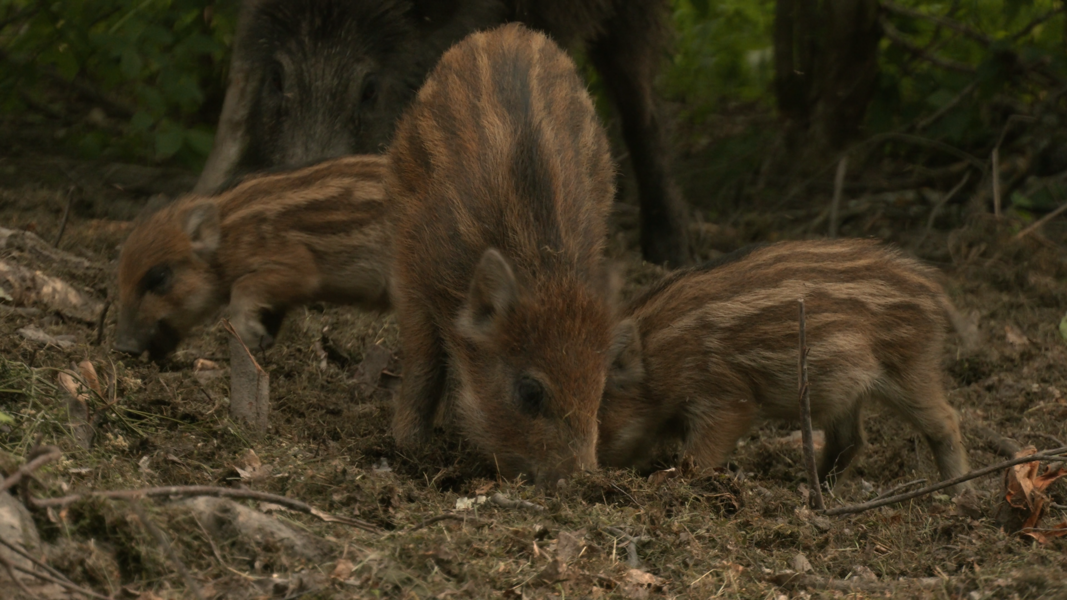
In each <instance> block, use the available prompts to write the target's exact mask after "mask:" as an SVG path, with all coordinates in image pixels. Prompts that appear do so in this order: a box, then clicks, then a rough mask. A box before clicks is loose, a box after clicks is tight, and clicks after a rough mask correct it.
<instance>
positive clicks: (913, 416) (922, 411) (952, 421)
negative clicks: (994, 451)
mask: <svg viewBox="0 0 1067 600" xmlns="http://www.w3.org/2000/svg"><path fill="white" fill-rule="evenodd" d="M884 400H885V402H886V403H887V404H889V405H890V406H891V407H892V408H894V409H895V410H896V411H897V412H898V413H899V414H900V415H901V417H903V418H904V419H905V420H906V421H908V422H909V423H910V424H911V425H912V426H913V427H915V428H916V429H918V430H919V432H920V433H921V434H922V435H923V437H925V438H926V442H927V444H929V445H930V450H931V451H932V452H933V454H934V461H935V462H936V463H937V469H938V471H939V472H940V473H941V478H942V479H952V478H954V477H958V476H960V475H963V474H965V473H967V472H968V471H969V470H970V465H969V463H968V461H967V451H966V450H965V449H964V446H963V438H962V436H961V435H960V424H959V415H958V414H957V413H956V410H955V409H954V408H952V406H950V405H949V403H948V400H947V399H946V397H945V388H944V385H943V384H942V381H941V378H940V377H929V378H922V379H918V378H917V379H916V380H913V381H909V382H907V383H906V384H905V386H904V387H903V389H902V390H901V393H900V394H893V395H886V397H885V398H884ZM970 487H971V484H970V482H964V483H961V484H959V485H956V486H953V488H952V491H953V492H954V493H959V492H962V491H964V490H966V489H969V488H970Z"/></svg>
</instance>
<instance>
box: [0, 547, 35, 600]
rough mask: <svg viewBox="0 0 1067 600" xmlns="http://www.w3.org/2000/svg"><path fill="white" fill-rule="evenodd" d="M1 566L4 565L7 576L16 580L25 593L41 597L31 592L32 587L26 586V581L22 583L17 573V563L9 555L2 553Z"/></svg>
mask: <svg viewBox="0 0 1067 600" xmlns="http://www.w3.org/2000/svg"><path fill="white" fill-rule="evenodd" d="M0 566H2V567H4V570H5V571H7V576H8V577H9V578H10V579H11V581H14V582H15V585H17V586H18V587H19V589H20V590H22V593H23V594H26V595H27V596H29V597H30V598H38V599H40V596H38V595H37V594H34V593H33V592H31V591H30V588H28V587H26V584H25V583H22V580H21V579H19V576H18V575H16V574H15V565H14V564H12V562H11V560H9V559H8V557H6V556H4V555H3V554H0Z"/></svg>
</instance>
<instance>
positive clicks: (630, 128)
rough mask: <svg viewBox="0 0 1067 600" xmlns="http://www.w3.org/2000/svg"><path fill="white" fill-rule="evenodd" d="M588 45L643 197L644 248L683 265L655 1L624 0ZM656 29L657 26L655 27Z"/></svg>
mask: <svg viewBox="0 0 1067 600" xmlns="http://www.w3.org/2000/svg"><path fill="white" fill-rule="evenodd" d="M618 4H619V5H620V6H619V12H618V13H617V14H616V15H615V16H614V17H612V20H611V22H610V23H608V24H606V25H605V26H604V32H605V33H604V36H603V37H601V38H599V39H597V40H594V41H593V42H592V43H591V44H590V45H589V50H590V57H591V58H592V60H593V64H594V65H596V68H597V71H598V72H599V73H600V76H601V77H602V78H603V80H604V85H605V86H606V87H607V89H608V93H609V94H610V95H611V98H612V100H614V103H615V106H616V107H617V108H618V111H619V117H620V119H621V121H622V135H623V138H624V139H625V140H626V146H627V148H628V149H629V151H630V161H631V163H632V164H633V168H634V174H635V176H636V178H637V185H638V190H639V192H640V202H641V253H642V254H643V255H644V257H645V260H647V261H649V262H651V263H656V264H661V265H670V266H672V267H678V266H681V265H684V264H686V263H687V262H688V261H689V242H688V230H687V221H688V217H687V215H686V206H685V201H684V200H683V198H682V194H681V192H680V191H679V190H678V187H677V186H676V185H675V183H674V180H673V178H672V177H671V174H670V169H669V167H668V157H667V155H668V152H667V151H666V149H667V145H666V144H665V142H664V139H663V129H662V127H661V125H660V122H659V117H658V115H657V113H656V108H655V105H654V102H653V94H652V80H653V77H654V75H655V72H656V62H657V61H658V60H659V58H660V56H659V49H660V48H659V46H660V43H659V42H660V40H661V39H662V36H661V35H660V34H659V32H660V31H661V29H662V27H660V25H659V23H658V21H659V19H658V18H657V10H656V9H657V8H658V7H657V6H656V4H657V3H656V2H620V3H618ZM650 30H654V31H650Z"/></svg>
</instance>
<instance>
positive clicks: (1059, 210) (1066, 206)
mask: <svg viewBox="0 0 1067 600" xmlns="http://www.w3.org/2000/svg"><path fill="white" fill-rule="evenodd" d="M1064 211H1067V202H1064V203H1063V204H1061V205H1060V206H1059V208H1057V209H1056V210H1054V211H1052V212H1050V213H1049V214H1047V215H1045V216H1043V217H1041V218H1040V219H1038V220H1036V221H1034V222H1033V223H1031V224H1030V226H1029V227H1027V228H1026V229H1023V230H1022V231H1020V232H1019V233H1017V234H1015V239H1017V240H1021V239H1023V238H1024V237H1026V236H1028V235H1030V234H1031V233H1033V232H1035V231H1037V230H1038V229H1040V228H1041V226H1042V225H1044V224H1045V223H1048V222H1049V221H1051V220H1052V219H1055V218H1056V217H1058V216H1060V215H1061V214H1063V212H1064Z"/></svg>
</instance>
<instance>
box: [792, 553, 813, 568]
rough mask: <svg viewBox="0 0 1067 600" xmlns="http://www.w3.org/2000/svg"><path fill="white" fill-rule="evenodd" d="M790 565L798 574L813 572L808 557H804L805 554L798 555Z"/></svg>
mask: <svg viewBox="0 0 1067 600" xmlns="http://www.w3.org/2000/svg"><path fill="white" fill-rule="evenodd" d="M790 565H791V566H792V567H793V570H794V571H796V572H797V573H807V572H808V571H811V570H813V569H812V566H811V561H810V560H808V557H807V556H804V553H803V552H799V553H797V555H796V556H794V557H793V561H792V562H791V563H790Z"/></svg>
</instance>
